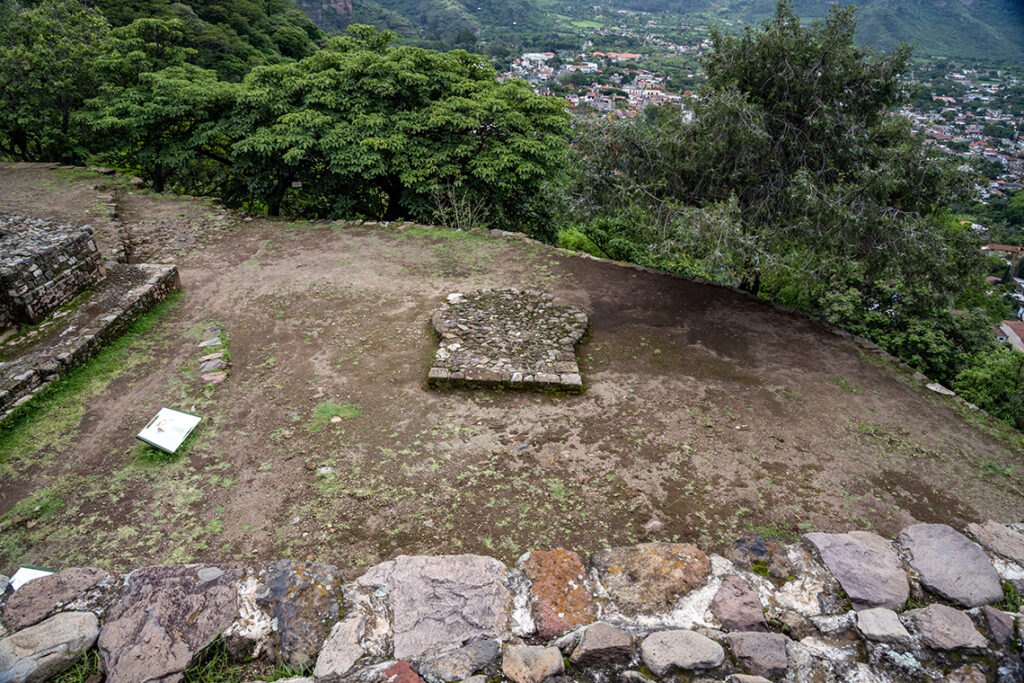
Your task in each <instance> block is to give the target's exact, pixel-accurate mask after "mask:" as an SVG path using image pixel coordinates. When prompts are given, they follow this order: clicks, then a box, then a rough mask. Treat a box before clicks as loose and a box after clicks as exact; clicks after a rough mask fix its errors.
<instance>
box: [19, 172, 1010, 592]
mask: <svg viewBox="0 0 1024 683" xmlns="http://www.w3.org/2000/svg"><path fill="white" fill-rule="evenodd" d="M109 192H113V194H114V200H115V203H116V204H117V207H118V215H119V219H120V221H121V224H122V229H123V230H124V231H125V232H126V233H127V234H129V235H131V236H132V243H133V245H134V246H133V250H132V253H133V257H134V258H135V259H136V260H139V261H155V262H168V263H176V264H177V265H178V267H179V269H180V274H181V282H182V286H183V288H184V290H185V292H184V293H183V294H182V295H181V296H179V297H178V298H177V299H175V300H174V301H172V302H171V303H169V304H165V305H163V306H162V307H160V308H159V309H158V310H157V311H156V312H154V313H153V314H150V315H149V316H147V317H146V318H144V319H143V320H142V321H141V322H140V323H139V324H137V325H136V326H135V328H134V329H133V330H132V331H131V332H129V334H128V335H127V336H126V337H125V338H123V339H122V340H121V341H120V342H119V343H118V345H117V346H116V347H115V348H112V349H111V350H110V351H109V352H106V353H101V355H100V356H98V357H97V358H96V359H94V360H93V361H92V362H91V363H90V364H88V365H86V366H84V367H83V368H82V370H81V371H80V372H79V373H78V374H76V375H72V376H71V378H70V381H69V382H68V383H67V384H65V386H64V387H62V388H61V387H58V389H57V390H56V391H55V392H52V393H50V394H49V395H47V396H44V397H42V398H41V399H39V400H37V401H36V402H35V403H34V404H32V408H31V410H29V411H28V414H27V415H26V416H25V417H23V418H22V419H20V420H18V421H16V422H13V423H11V425H10V426H8V427H7V428H5V429H4V430H0V453H2V455H0V515H3V517H2V518H0V519H2V521H0V525H2V529H3V533H2V534H0V572H5V573H7V572H8V571H9V570H11V569H13V568H14V567H15V566H16V565H18V564H24V563H30V564H35V565H42V566H51V567H55V568H60V567H65V566H72V565H76V564H78V565H85V564H91V565H96V566H101V567H111V568H122V569H123V568H127V567H129V566H135V565H139V564H143V563H150V562H183V561H192V560H203V561H214V560H225V559H229V558H257V559H267V558H278V557H293V558H305V557H312V558H315V559H317V560H319V561H325V562H331V563H334V564H337V565H338V566H339V567H341V568H342V569H343V570H344V571H345V572H346V574H348V575H349V576H354V575H357V574H359V573H360V568H365V567H367V566H370V565H372V564H374V563H376V562H379V561H381V560H383V559H386V558H389V557H392V556H394V555H396V554H400V553H405V554H416V553H456V552H481V553H487V554H490V555H494V556H497V557H500V558H501V559H503V560H505V561H506V562H512V561H514V560H515V558H516V557H518V556H519V554H521V553H522V552H524V551H526V550H529V549H531V548H551V547H557V546H564V547H567V548H578V549H586V550H592V549H595V548H599V547H602V546H612V545H621V544H625V543H631V542H634V541H637V540H640V539H642V538H644V537H645V531H644V526H645V525H647V524H648V522H649V521H650V520H652V519H655V520H658V521H660V522H661V523H662V526H661V527H660V528H656V529H655V530H654V531H652V532H650V534H649V536H648V537H649V538H652V539H656V540H674V539H678V540H685V541H693V542H695V543H698V544H700V545H701V547H703V548H705V549H708V550H717V549H722V548H723V547H724V545H725V544H727V543H728V542H730V541H732V540H733V539H735V538H737V537H739V536H741V535H745V534H750V533H761V534H766V535H772V536H776V537H780V538H784V539H786V540H791V539H792V538H793V537H794V535H795V534H797V533H800V532H802V531H806V530H810V529H815V530H821V531H844V530H847V529H851V528H858V529H874V530H877V531H878V532H879V533H881V534H884V535H888V536H892V535H894V534H895V533H897V532H898V531H899V530H900V529H901V528H903V527H904V526H905V525H907V524H910V523H912V522H914V521H915V520H916V521H924V522H945V523H949V524H952V525H954V526H956V527H958V528H962V527H963V526H964V525H965V524H966V523H969V522H980V521H984V520H985V519H989V518H991V519H995V520H999V521H1002V522H1010V521H1016V520H1019V519H1020V518H1021V516H1022V514H1024V496H1022V495H1021V494H1022V485H1024V474H1022V472H1021V469H1020V467H1021V465H1020V456H1021V453H1022V452H1024V440H1022V437H1021V434H1020V433H1019V432H1014V431H1012V430H1010V429H1009V428H1007V427H1005V426H1004V425H1001V424H1000V423H996V422H995V421H992V420H989V419H987V418H986V417H985V416H983V415H982V414H980V413H975V412H971V411H969V410H968V409H966V408H964V407H962V406H960V405H958V404H957V403H955V402H954V401H953V400H952V399H950V398H948V397H945V396H940V395H938V394H934V393H932V392H931V391H928V390H927V389H925V388H924V386H923V385H922V384H920V383H919V382H917V381H916V380H914V379H912V378H911V377H910V375H909V374H908V373H906V372H905V371H903V370H901V369H900V368H898V367H896V366H895V365H891V364H889V363H888V362H886V361H882V360H880V359H879V358H877V357H876V356H875V355H872V354H870V353H866V352H865V351H864V350H863V349H862V348H861V347H859V346H858V345H856V344H855V343H854V342H853V341H851V340H849V339H844V338H841V337H840V336H837V335H835V334H833V333H832V332H831V331H830V330H829V329H827V328H825V327H824V326H822V325H819V324H817V323H813V322H810V321H807V320H805V319H803V318H799V317H794V316H791V315H788V314H785V313H782V312H779V311H777V310H775V309H774V308H772V307H771V306H770V305H769V304H767V303H764V302H761V301H758V300H755V299H752V298H750V297H747V296H743V295H741V294H738V293H736V292H734V291H732V290H730V289H726V288H722V287H716V286H710V285H704V284H700V283H697V282H692V281H688V280H685V279H680V278H675V277H670V276H667V275H661V274H656V273H652V272H644V271H640V270H637V269H633V268H628V267H623V266H619V265H615V264H612V263H608V262H600V261H596V260H592V259H589V258H580V257H578V256H572V255H569V254H567V253H565V252H560V251H557V250H554V249H552V248H549V247H542V246H540V245H537V244H533V243H529V242H524V241H521V240H515V239H507V238H501V237H493V236H490V235H484V234H477V233H465V232H453V231H447V230H442V229H435V228H424V227H417V226H413V227H407V228H405V229H397V228H395V227H393V226H376V225H375V226H359V225H354V224H344V225H343V224H328V223H301V222H286V221H278V220H264V219H243V218H242V217H240V216H236V215H232V214H230V213H228V212H226V211H224V210H223V209H220V208H219V207H217V206H216V205H214V204H211V203H210V202H208V201H202V200H193V199H187V198H174V197H170V196H157V195H151V194H148V193H144V192H140V191H137V190H134V189H132V188H131V187H130V186H129V185H128V184H127V183H124V182H123V181H121V180H119V179H117V178H109V177H103V176H98V175H95V174H89V173H81V172H71V171H61V170H51V169H47V168H44V167H41V166H27V165H18V166H11V165H5V166H0V211H3V212H8V213H16V214H22V215H35V216H38V217H41V218H50V219H57V220H62V221H76V222H81V223H85V222H92V223H93V225H94V227H95V228H96V229H97V240H98V241H99V243H100V245H101V247H102V246H103V245H104V244H110V243H112V242H113V241H115V240H116V237H115V236H114V235H113V234H112V231H113V230H114V229H115V227H114V225H113V223H111V222H110V220H109V217H107V218H105V219H104V220H98V221H97V220H94V219H95V218H96V217H97V216H98V214H97V213H96V206H97V196H98V195H100V194H101V193H104V194H105V193H109ZM101 217H102V216H101ZM486 287H517V288H531V289H537V290H542V291H545V292H548V293H551V294H553V295H554V296H556V297H559V298H561V299H563V300H565V301H568V302H572V303H574V304H576V305H578V306H580V307H581V308H583V309H584V310H585V311H586V312H587V314H588V315H589V317H590V330H589V336H588V338H587V339H586V340H585V343H583V344H582V345H580V346H579V347H578V359H579V365H580V370H581V372H582V376H583V380H584V383H585V389H586V390H585V392H584V393H583V394H582V395H579V396H575V395H565V396H559V395H549V394H542V393H528V392H492V391H462V390H454V391H432V390H429V389H428V388H427V385H426V378H427V371H428V369H429V367H430V364H431V358H432V355H433V353H434V350H435V349H436V347H437V340H436V338H435V337H434V336H433V333H432V331H431V328H430V316H431V313H432V312H433V311H434V309H436V308H437V307H438V306H439V305H440V304H441V302H442V301H444V299H445V296H446V295H447V294H448V293H451V292H469V291H473V290H476V289H479V288H486ZM211 328H219V330H220V331H221V336H222V338H224V339H226V342H227V343H226V348H227V350H228V356H229V359H230V362H231V368H230V376H229V378H228V379H227V380H226V381H225V382H223V383H221V384H218V385H205V384H204V383H203V382H202V380H201V379H200V378H199V375H198V373H197V366H198V364H199V358H200V357H201V356H203V355H204V353H206V352H205V351H204V350H203V349H201V348H199V347H198V344H199V342H201V341H203V340H204V339H206V338H207V337H209V336H210V335H211V334H212V333H211V331H210V330H211ZM164 405H166V406H171V407H176V408H181V409H184V410H191V411H193V412H196V413H199V414H201V415H202V416H203V417H204V421H203V423H202V424H201V426H200V428H199V430H198V432H197V433H196V435H195V437H194V438H193V439H191V440H190V441H189V442H186V445H185V447H184V451H185V452H184V454H182V455H181V456H180V457H179V458H177V459H175V460H171V461H167V460H161V459H160V458H159V457H158V454H157V453H156V452H155V451H153V450H151V449H149V448H148V447H145V446H143V445H141V444H140V443H139V442H138V441H136V440H135V439H134V435H135V434H136V433H137V432H138V431H139V430H140V429H141V428H142V427H143V426H144V425H145V424H146V422H147V421H148V420H149V419H150V418H151V417H152V416H153V415H154V414H155V413H156V411H157V410H158V409H159V408H160V407H161V406H164ZM335 418H336V419H335ZM653 526H654V527H657V525H653Z"/></svg>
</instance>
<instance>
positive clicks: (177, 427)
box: [136, 408, 203, 453]
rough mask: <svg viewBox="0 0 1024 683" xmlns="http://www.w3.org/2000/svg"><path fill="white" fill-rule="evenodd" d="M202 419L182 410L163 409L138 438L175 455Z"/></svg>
mask: <svg viewBox="0 0 1024 683" xmlns="http://www.w3.org/2000/svg"><path fill="white" fill-rule="evenodd" d="M202 419H203V418H201V417H199V416H198V415H193V414H192V413H186V412H184V411H181V410H174V409H173V408H161V409H160V412H159V413H157V414H156V417H154V418H153V419H152V420H150V421H149V424H148V425H146V428H145V429H143V430H142V431H141V432H139V433H138V435H137V437H136V438H138V439H140V440H142V441H145V442H146V443H148V444H149V445H150V446H153V447H154V448H159V449H160V450H162V451H164V452H165V453H174V451H176V450H178V447H179V446H181V442H182V441H184V440H185V438H186V437H187V436H188V435H189V434H191V433H192V430H193V429H195V428H196V425H197V424H199V421H200V420H202Z"/></svg>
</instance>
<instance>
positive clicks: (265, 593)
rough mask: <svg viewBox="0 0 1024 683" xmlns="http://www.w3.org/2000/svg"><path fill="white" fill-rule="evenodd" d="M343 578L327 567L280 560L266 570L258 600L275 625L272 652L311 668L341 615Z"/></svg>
mask: <svg viewBox="0 0 1024 683" xmlns="http://www.w3.org/2000/svg"><path fill="white" fill-rule="evenodd" d="M341 597H342V592H341V574H340V573H339V572H338V570H337V568H335V567H333V566H331V565H327V564H313V563H311V562H294V561H292V560H281V561H280V562H277V563H275V564H273V565H271V566H270V567H268V568H267V570H266V573H265V574H264V575H263V577H262V581H261V586H260V589H259V594H258V597H257V599H256V602H257V604H259V605H260V606H261V607H262V608H263V609H265V610H266V611H267V612H268V613H269V614H270V615H271V617H272V618H273V619H274V622H275V623H276V636H275V637H274V638H272V640H271V643H270V646H269V649H270V650H271V651H272V653H273V654H275V655H276V658H277V660H278V661H280V662H283V663H286V664H288V665H289V666H293V667H295V668H300V669H301V668H305V667H306V666H308V665H309V664H311V663H312V662H313V661H314V659H315V658H316V656H317V653H318V652H319V651H320V646H321V645H322V644H323V642H324V640H325V639H326V638H327V636H328V635H329V633H330V630H331V627H332V626H333V625H334V624H335V623H336V622H337V621H338V616H339V615H340V613H341V606H340V602H341Z"/></svg>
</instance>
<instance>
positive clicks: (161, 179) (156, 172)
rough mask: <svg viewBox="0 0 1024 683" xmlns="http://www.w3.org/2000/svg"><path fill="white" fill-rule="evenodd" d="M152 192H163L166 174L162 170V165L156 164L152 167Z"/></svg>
mask: <svg viewBox="0 0 1024 683" xmlns="http://www.w3.org/2000/svg"><path fill="white" fill-rule="evenodd" d="M152 176H153V191H154V192H163V191H164V185H165V184H166V182H167V172H166V171H165V170H164V165H163V164H157V165H156V166H154V167H153V173H152Z"/></svg>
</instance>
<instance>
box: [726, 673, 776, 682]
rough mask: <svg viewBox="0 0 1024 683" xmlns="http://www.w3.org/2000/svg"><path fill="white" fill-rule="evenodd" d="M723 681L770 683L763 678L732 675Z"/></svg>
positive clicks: (748, 675)
mask: <svg viewBox="0 0 1024 683" xmlns="http://www.w3.org/2000/svg"><path fill="white" fill-rule="evenodd" d="M725 680H727V681H728V682H729V683H772V682H771V681H769V680H768V679H767V678H765V677H764V676H751V675H750V674H732V675H731V676H729V678H727V679H725Z"/></svg>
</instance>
